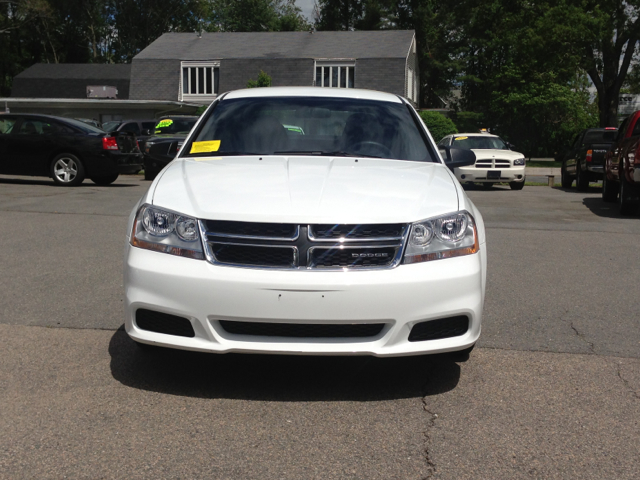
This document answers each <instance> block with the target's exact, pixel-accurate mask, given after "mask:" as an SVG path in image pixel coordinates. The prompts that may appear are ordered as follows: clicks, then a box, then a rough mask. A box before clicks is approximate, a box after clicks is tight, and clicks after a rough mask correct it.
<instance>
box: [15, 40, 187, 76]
mask: <svg viewBox="0 0 640 480" xmlns="http://www.w3.org/2000/svg"><path fill="white" fill-rule="evenodd" d="M194 36H195V35H194ZM130 76H131V64H99V63H36V64H35V65H32V66H31V67H29V68H27V69H26V70H25V71H23V72H21V73H20V74H18V75H16V77H15V78H47V79H86V80H91V79H101V80H127V81H129V78H130Z"/></svg>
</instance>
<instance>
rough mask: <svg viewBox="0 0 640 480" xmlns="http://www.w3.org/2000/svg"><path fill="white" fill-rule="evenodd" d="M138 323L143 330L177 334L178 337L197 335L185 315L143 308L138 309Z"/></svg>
mask: <svg viewBox="0 0 640 480" xmlns="http://www.w3.org/2000/svg"><path fill="white" fill-rule="evenodd" d="M136 325H137V326H138V328H141V329H142V330H148V331H150V332H156V333H164V334H165V335H176V336H178V337H195V336H196V333H195V332H194V331H193V326H192V325H191V322H190V321H189V320H187V319H186V318H184V317H178V316H176V315H170V314H168V313H162V312H154V311H153V310H146V309H144V308H141V309H139V310H136Z"/></svg>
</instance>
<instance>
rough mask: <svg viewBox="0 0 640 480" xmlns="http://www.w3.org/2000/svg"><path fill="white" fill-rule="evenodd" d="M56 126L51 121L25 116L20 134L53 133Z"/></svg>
mask: <svg viewBox="0 0 640 480" xmlns="http://www.w3.org/2000/svg"><path fill="white" fill-rule="evenodd" d="M54 130H55V128H54V127H53V125H52V124H51V122H50V121H46V120H35V119H32V118H25V119H24V120H23V121H22V125H20V130H18V134H20V135H44V134H51V133H53V132H54Z"/></svg>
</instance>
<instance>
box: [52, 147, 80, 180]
mask: <svg viewBox="0 0 640 480" xmlns="http://www.w3.org/2000/svg"><path fill="white" fill-rule="evenodd" d="M51 178H53V181H54V182H55V184H56V185H62V186H64V187H75V186H76V185H80V184H81V183H82V182H83V181H84V165H82V162H81V161H80V159H79V158H78V157H76V156H75V155H73V154H71V153H62V154H60V155H58V156H57V157H56V158H54V159H53V161H52V162H51Z"/></svg>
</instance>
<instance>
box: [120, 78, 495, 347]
mask: <svg viewBox="0 0 640 480" xmlns="http://www.w3.org/2000/svg"><path fill="white" fill-rule="evenodd" d="M292 121H295V126H298V127H300V129H302V130H303V131H304V135H302V134H301V132H291V133H287V130H288V129H285V127H284V126H283V125H291V122H292ZM442 151H443V152H444V153H445V155H446V161H443V160H442V158H441V157H440V155H439V153H438V148H437V147H436V145H435V143H433V141H432V140H431V138H430V136H429V135H428V132H427V130H426V127H424V124H423V123H422V122H421V121H420V117H419V116H418V115H417V113H416V111H415V110H414V109H413V107H412V106H411V104H410V103H408V101H406V100H404V99H403V98H400V97H398V96H396V95H391V94H387V93H382V92H374V91H367V90H356V89H335V90H333V91H331V92H328V91H326V89H324V90H323V89H318V88H310V87H308V88H305V87H287V88H285V87H281V88H254V89H248V90H239V91H235V92H230V93H228V94H225V95H221V96H220V97H218V98H217V99H216V100H215V101H214V102H213V103H212V105H211V106H210V107H209V109H208V110H207V111H206V112H205V114H204V117H203V118H202V120H201V121H200V122H198V125H197V126H196V127H195V128H194V129H193V130H192V132H191V133H190V134H189V136H188V137H187V139H186V141H185V143H184V146H183V148H181V149H180V152H179V153H178V156H177V157H176V159H175V160H173V161H172V162H171V163H170V164H169V165H168V166H167V167H166V168H165V169H164V171H163V174H162V175H159V176H158V177H156V179H155V180H154V182H153V183H152V184H151V186H150V188H149V190H148V192H147V193H145V194H144V196H143V197H142V198H141V199H140V201H139V202H138V204H137V205H136V206H135V207H134V209H133V210H132V212H131V216H130V219H129V224H128V232H129V237H128V241H127V244H126V250H125V262H124V264H125V277H124V287H125V288H124V289H125V326H126V331H127V333H128V334H129V336H130V337H131V338H132V339H133V340H134V341H135V342H137V343H138V344H143V345H156V346H165V347H171V348H178V349H185V350H197V351H206V352H218V353H224V352H253V353H258V352H260V353H290V354H310V355H317V354H340V355H362V354H368V355H375V356H399V355H419V354H425V353H442V352H462V354H461V355H462V356H463V357H464V356H466V355H467V354H468V352H469V351H470V349H471V348H472V347H473V345H474V344H475V343H476V341H477V340H478V337H479V335H480V324H481V319H482V306H483V303H484V292H485V280H486V273H485V272H486V246H485V230H484V224H483V221H482V216H481V214H480V212H479V211H478V209H477V208H476V207H475V205H474V204H473V203H472V202H471V200H470V199H469V198H468V197H467V195H466V194H465V191H464V190H463V189H462V187H461V185H460V183H459V182H458V181H457V180H456V178H455V175H454V174H453V171H452V170H453V169H454V168H455V167H462V166H465V165H473V164H474V163H475V155H474V154H473V152H471V151H470V150H465V149H460V148H456V147H455V146H447V147H442ZM447 167H449V168H447Z"/></svg>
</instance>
